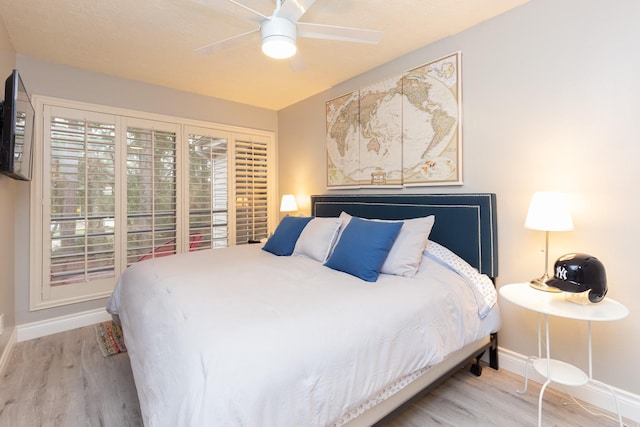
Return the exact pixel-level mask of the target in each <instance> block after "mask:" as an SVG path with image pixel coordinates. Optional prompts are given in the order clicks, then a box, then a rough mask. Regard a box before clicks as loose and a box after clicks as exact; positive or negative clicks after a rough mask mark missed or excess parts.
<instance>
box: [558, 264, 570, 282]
mask: <svg viewBox="0 0 640 427" xmlns="http://www.w3.org/2000/svg"><path fill="white" fill-rule="evenodd" d="M556 277H557V278H558V279H561V280H567V269H566V268H564V267H563V266H561V265H559V266H558V267H557V268H556Z"/></svg>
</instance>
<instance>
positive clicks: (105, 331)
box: [96, 320, 127, 357]
mask: <svg viewBox="0 0 640 427" xmlns="http://www.w3.org/2000/svg"><path fill="white" fill-rule="evenodd" d="M96 339H97V340H98V346H99V347H100V351H101V352H102V355H103V356H104V357H109V356H114V355H116V354H120V353H124V352H126V351H127V347H126V346H125V345H124V338H123V336H122V329H120V326H118V324H117V323H116V322H114V321H113V320H109V321H107V322H102V323H98V324H97V325H96Z"/></svg>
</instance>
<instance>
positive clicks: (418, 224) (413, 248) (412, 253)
mask: <svg viewBox="0 0 640 427" xmlns="http://www.w3.org/2000/svg"><path fill="white" fill-rule="evenodd" d="M339 218H340V220H341V222H342V226H341V228H340V229H341V231H342V230H344V227H345V226H346V225H347V224H349V221H350V220H351V215H349V214H348V213H346V212H342V213H341V214H340V217H339ZM371 221H381V222H403V223H404V224H403V225H402V228H401V229H400V233H398V237H396V240H395V242H394V243H393V246H392V247H391V250H390V251H389V255H387V258H386V259H385V261H384V263H383V264H382V268H381V269H380V273H385V274H394V275H396V276H403V277H413V276H415V275H416V273H417V272H418V268H419V267H420V262H421V261H422V253H423V252H424V249H425V246H426V245H427V240H428V239H429V234H430V233H431V228H432V227H433V223H434V222H435V217H434V216H433V215H429V216H427V217H423V218H413V219H405V220H397V221H393V220H391V221H388V220H381V219H373V220H371ZM341 235H342V232H340V234H339V235H338V240H339V239H340V236H341Z"/></svg>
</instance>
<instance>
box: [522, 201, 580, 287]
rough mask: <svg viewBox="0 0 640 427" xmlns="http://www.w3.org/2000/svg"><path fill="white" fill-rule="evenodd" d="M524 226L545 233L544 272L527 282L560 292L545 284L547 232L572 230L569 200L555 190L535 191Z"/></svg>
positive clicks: (547, 253) (547, 275)
mask: <svg viewBox="0 0 640 427" xmlns="http://www.w3.org/2000/svg"><path fill="white" fill-rule="evenodd" d="M524 226H525V228H528V229H531V230H540V231H544V232H545V234H546V240H545V249H544V257H545V258H544V274H543V275H542V277H539V278H537V279H533V280H532V281H531V282H530V283H529V284H530V285H531V287H533V288H536V289H539V290H543V291H547V292H560V290H559V289H556V288H554V287H551V286H548V285H547V281H548V280H549V279H550V278H551V277H550V276H549V273H548V269H549V232H550V231H570V230H573V221H572V220H571V212H570V211H569V200H568V199H567V197H566V195H564V194H562V193H556V192H538V193H535V194H534V195H533V197H532V198H531V204H530V205H529V211H528V212H527V219H526V220H525V222H524Z"/></svg>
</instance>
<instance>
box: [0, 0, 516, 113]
mask: <svg viewBox="0 0 640 427" xmlns="http://www.w3.org/2000/svg"><path fill="white" fill-rule="evenodd" d="M238 1H240V2H242V3H243V4H245V5H247V6H249V7H250V8H252V9H254V10H257V11H259V12H261V13H262V14H264V15H266V16H270V15H271V14H272V12H273V10H274V8H275V1H274V0H238ZM289 1H291V0H289ZM527 1H528V0H317V1H316V2H315V3H314V4H313V5H312V6H311V7H310V8H309V10H308V12H307V13H305V14H304V16H303V17H302V18H301V19H300V21H304V22H312V23H318V24H330V25H341V26H348V27H358V28H367V29H376V30H382V31H384V37H383V39H382V42H381V43H380V44H378V45H364V44H356V43H349V42H340V41H327V40H318V39H307V38H304V39H303V38H299V39H298V52H300V53H301V55H302V58H303V59H304V63H305V65H306V70H305V71H302V72H293V71H291V69H290V67H289V64H288V62H287V61H286V60H284V61H283V60H274V59H270V58H267V57H266V56H264V55H263V54H262V52H261V50H260V42H259V39H258V40H254V41H255V43H245V44H243V45H241V46H239V47H237V48H234V49H232V50H227V51H224V52H221V53H217V54H214V55H211V56H206V55H202V54H200V53H198V52H195V49H196V48H198V47H201V46H204V45H207V44H210V43H212V42H215V41H218V40H222V39H225V38H228V37H231V36H233V35H236V34H239V33H242V32H246V31H249V30H251V29H253V28H255V26H256V24H255V23H253V22H251V21H250V20H248V19H247V17H248V15H247V12H246V11H244V9H242V8H241V7H239V6H237V5H234V4H233V3H231V2H229V1H228V0H0V17H1V18H2V19H3V21H4V23H5V26H6V29H7V32H8V34H9V38H10V40H11V43H12V45H13V47H14V49H15V51H16V52H17V53H18V54H20V55H25V56H29V57H33V58H37V59H41V60H45V61H49V62H54V63H59V64H64V65H69V66H73V67H77V68H82V69H87V70H92V71H96V72H100V73H104V74H109V75H113V76H117V77H122V78H127V79H133V80H138V81H142V82H146V83H151V84H156V85H161V86H166V87H170V88H175V89H179V90H184V91H189V92H194V93H198V94H202V95H207V96H212V97H216V98H221V99H226V100H231V101H236V102H240V103H244V104H249V105H254V106H258V107H263V108H268V109H272V110H279V109H282V108H284V107H286V106H288V105H291V104H293V103H295V102H297V101H300V100H302V99H305V98H307V97H309V96H312V95H314V94H317V93H319V92H322V91H324V90H326V89H328V88H330V87H332V86H334V85H336V84H338V83H340V82H342V81H344V80H347V79H349V78H351V77H354V76H356V75H358V74H361V73H363V72H365V71H367V70H370V69H372V68H375V67H376V66H379V65H382V64H384V63H386V62H389V61H391V60H393V59H395V58H397V57H399V56H402V55H403V54H405V53H408V52H411V51H413V50H415V49H417V48H419V47H422V46H425V45H427V44H429V43H432V42H434V41H436V40H439V39H442V38H444V37H447V36H449V35H452V34H455V33H458V32H460V31H462V30H464V29H466V28H469V27H471V26H473V25H475V24H477V23H479V22H482V21H485V20H487V19H490V18H492V17H494V16H496V15H499V14H501V13H503V12H505V11H507V10H509V9H511V8H513V7H516V6H519V5H521V4H523V3H526V2H527ZM247 41H251V39H248V40H247ZM428 59H430V58H425V62H426V61H427V60H428Z"/></svg>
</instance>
